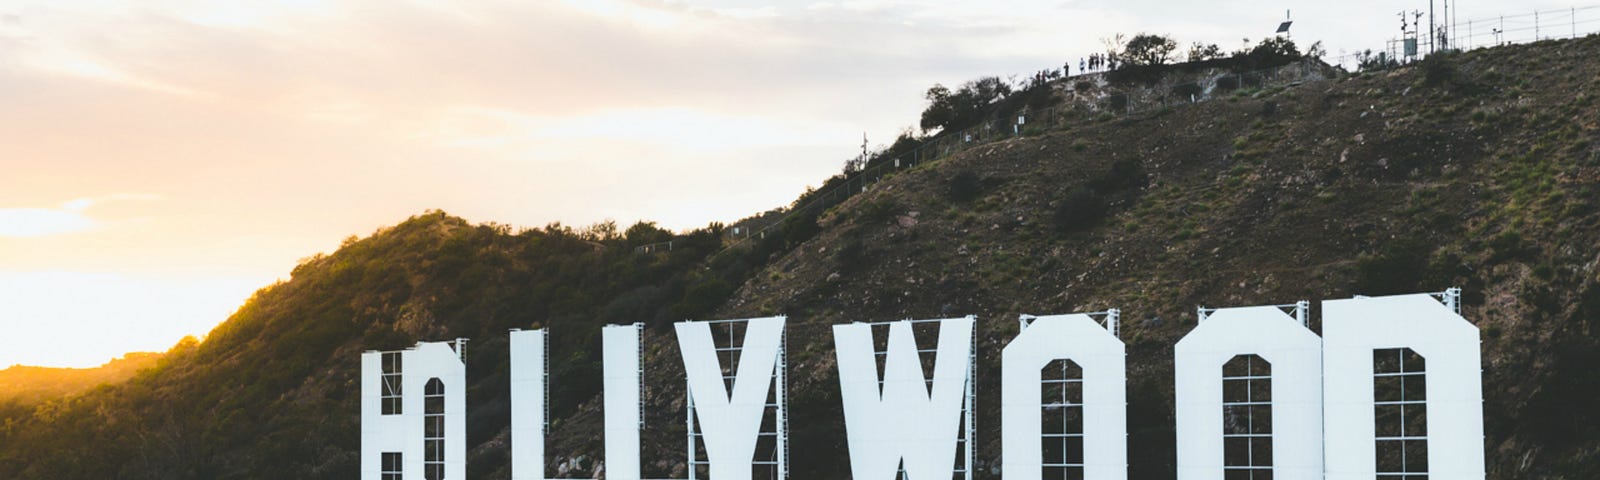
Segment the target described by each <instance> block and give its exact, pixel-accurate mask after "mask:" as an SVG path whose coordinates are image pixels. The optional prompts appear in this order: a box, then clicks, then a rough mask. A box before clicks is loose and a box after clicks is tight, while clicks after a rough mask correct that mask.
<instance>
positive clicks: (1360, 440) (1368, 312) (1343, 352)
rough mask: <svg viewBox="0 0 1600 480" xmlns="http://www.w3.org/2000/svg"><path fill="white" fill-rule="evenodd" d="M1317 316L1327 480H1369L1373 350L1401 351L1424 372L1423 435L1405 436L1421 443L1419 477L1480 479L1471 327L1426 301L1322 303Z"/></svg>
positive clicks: (1479, 395) (1373, 440) (1478, 390)
mask: <svg viewBox="0 0 1600 480" xmlns="http://www.w3.org/2000/svg"><path fill="white" fill-rule="evenodd" d="M1322 312H1323V314H1322V337H1323V339H1322V344H1323V348H1324V350H1323V359H1324V360H1323V365H1324V371H1323V381H1324V383H1323V388H1322V391H1323V398H1324V402H1323V405H1324V408H1325V410H1324V412H1325V415H1326V416H1325V417H1324V424H1325V425H1326V427H1325V428H1326V429H1327V439H1326V447H1327V457H1326V463H1327V478H1328V479H1329V480H1355V479H1370V478H1373V476H1374V475H1375V474H1376V461H1377V459H1376V453H1375V450H1376V447H1377V446H1378V445H1377V436H1378V435H1377V430H1376V428H1375V423H1374V422H1375V420H1376V418H1375V414H1374V409H1375V400H1376V399H1375V397H1374V392H1375V389H1374V382H1375V381H1376V380H1377V378H1375V375H1374V373H1375V372H1374V370H1373V351H1374V350H1377V349H1400V348H1410V349H1411V350H1412V351H1414V352H1416V354H1417V355H1420V356H1421V358H1422V360H1423V361H1424V362H1425V365H1426V367H1425V368H1424V369H1423V370H1424V372H1423V375H1422V376H1424V377H1425V381H1424V385H1425V386H1426V391H1425V392H1421V393H1422V395H1421V396H1423V397H1425V398H1424V400H1426V410H1425V412H1426V421H1425V423H1426V425H1427V427H1426V431H1425V432H1406V433H1405V436H1406V437H1419V436H1426V440H1421V441H1420V442H1425V444H1426V445H1427V452H1428V455H1427V459H1426V460H1427V470H1426V475H1427V476H1428V478H1448V479H1451V480H1457V479H1461V480H1471V479H1482V478H1484V468H1483V467H1484V454H1483V371H1482V369H1481V365H1482V364H1481V359H1480V357H1479V350H1478V349H1479V340H1478V327H1477V326H1475V325H1473V324H1472V323H1470V322H1468V321H1467V320H1466V319H1465V318H1461V315H1457V314H1456V313H1455V312H1452V311H1450V309H1449V308H1446V307H1445V306H1444V305H1443V304H1440V303H1439V301H1438V300H1435V299H1433V298H1432V297H1430V296H1428V295H1425V294H1418V295H1396V296H1390V297H1376V298H1354V299H1348V300H1328V301H1324V302H1322ZM1407 367H1408V368H1409V367H1410V366H1409V365H1408V366H1407ZM1412 378H1414V377H1412ZM1408 390H1409V389H1408ZM1408 460H1409V461H1412V462H1414V461H1415V460H1416V459H1415V458H1409V457H1408Z"/></svg>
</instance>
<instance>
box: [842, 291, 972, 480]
mask: <svg viewBox="0 0 1600 480" xmlns="http://www.w3.org/2000/svg"><path fill="white" fill-rule="evenodd" d="M973 322H974V318H973V317H971V316H968V317H966V318H952V319H946V320H941V321H939V346H938V350H937V355H938V356H937V357H936V358H935V363H934V367H933V392H932V395H930V394H929V392H928V386H927V384H926V378H925V377H924V376H923V372H922V363H921V361H920V360H919V359H918V356H917V344H916V340H915V339H914V338H912V331H911V322H910V321H902V322H896V323H894V324H892V325H890V327H889V348H888V355H887V358H885V360H884V362H885V363H884V369H883V389H882V391H881V393H880V390H879V388H878V373H877V372H878V368H877V363H876V361H875V359H874V358H873V348H872V327H871V326H870V325H868V324H864V323H853V324H848V325H834V326H833V340H834V348H835V349H836V350H837V354H838V358H839V396H840V398H841V399H842V400H843V402H844V420H845V433H846V438H847V439H848V441H849V446H850V472H851V474H852V476H853V478H855V479H856V480H874V479H893V478H895V473H896V472H895V470H896V468H895V467H896V466H897V465H898V464H899V463H900V460H901V459H904V460H905V470H906V476H907V477H908V478H912V479H919V480H921V479H939V478H950V476H951V474H952V473H953V472H954V470H955V468H954V466H955V454H956V439H957V438H958V437H959V430H960V426H961V420H962V415H961V413H962V412H961V407H962V403H963V399H964V397H965V395H964V394H965V393H966V387H967V382H969V381H971V379H970V378H968V372H969V371H970V370H969V368H968V367H969V365H970V355H971V354H972V348H973V345H972V329H973ZM972 440H973V439H968V441H969V442H970V441H972ZM970 467H971V466H970V465H969V468H970Z"/></svg>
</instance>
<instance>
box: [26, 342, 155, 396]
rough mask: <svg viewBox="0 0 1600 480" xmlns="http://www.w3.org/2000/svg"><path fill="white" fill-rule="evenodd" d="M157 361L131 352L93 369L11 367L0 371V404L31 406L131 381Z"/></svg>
mask: <svg viewBox="0 0 1600 480" xmlns="http://www.w3.org/2000/svg"><path fill="white" fill-rule="evenodd" d="M160 359H161V354H159V353H147V352H133V353H129V354H126V355H123V356H122V357H121V358H115V359H112V360H111V361H110V362H106V364H105V365H101V366H98V367H93V368H52V367H33V366H27V365H13V366H11V368H7V369H5V370H0V403H7V402H17V403H21V404H25V405H32V404H37V403H40V402H43V401H46V400H50V399H56V398H61V397H67V396H72V395H77V394H79V393H83V392H84V391H86V390H89V389H91V388H94V387H97V386H100V385H104V384H108V383H117V382H121V381H123V380H127V379H129V378H133V375H134V374H136V373H139V371H140V370H143V369H145V368H149V367H151V366H154V365H155V364H156V361H157V360H160Z"/></svg>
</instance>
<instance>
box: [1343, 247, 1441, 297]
mask: <svg viewBox="0 0 1600 480" xmlns="http://www.w3.org/2000/svg"><path fill="white" fill-rule="evenodd" d="M1428 250H1429V249H1428V247H1427V245H1426V244H1424V243H1422V242H1421V241H1417V240H1411V239H1404V240H1397V241H1394V242H1390V243H1387V244H1385V245H1383V246H1382V247H1380V248H1379V249H1378V251H1377V252H1374V253H1372V254H1369V255H1363V256H1362V257H1361V258H1359V259H1357V260H1356V291H1357V292H1359V293H1361V294H1364V295H1395V294H1401V293H1414V292H1417V291H1419V290H1421V284H1422V280H1423V277H1424V275H1425V272H1426V270H1427V267H1428V257H1429V253H1430V252H1429V251H1428Z"/></svg>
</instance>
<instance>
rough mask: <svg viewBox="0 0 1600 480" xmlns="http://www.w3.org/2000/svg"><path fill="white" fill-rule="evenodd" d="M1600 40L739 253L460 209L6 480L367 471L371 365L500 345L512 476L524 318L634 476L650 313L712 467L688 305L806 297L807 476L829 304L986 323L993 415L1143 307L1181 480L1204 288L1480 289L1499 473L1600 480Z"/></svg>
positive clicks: (1033, 159)
mask: <svg viewBox="0 0 1600 480" xmlns="http://www.w3.org/2000/svg"><path fill="white" fill-rule="evenodd" d="M1597 53H1600V38H1593V37H1591V38H1587V39H1582V40H1576V41H1565V42H1541V43H1538V44H1534V45H1527V46H1515V47H1503V48H1497V49H1492V50H1482V51H1474V52H1469V53H1464V54H1457V55H1440V56H1436V57H1435V58H1434V59H1432V60H1429V61H1428V62H1426V63H1424V64H1422V65H1420V66H1416V67H1408V68H1403V69H1399V70H1396V71H1394V72H1390V73H1380V74H1372V75H1360V76H1356V77H1351V78H1348V79H1344V80H1341V81H1337V82H1320V83H1307V84H1304V85H1300V86H1298V87H1294V88H1277V89H1270V90H1265V91H1249V92H1244V93H1241V94H1238V95H1235V96H1233V97H1231V98H1230V99H1228V100H1220V101H1212V102H1206V103H1201V104H1198V105H1195V106H1191V107H1186V108H1176V109H1169V110H1163V111H1160V112H1156V113H1154V114H1151V115H1145V116H1137V117H1130V118H1124V119H1118V120H1108V121H1098V122H1084V123H1078V124H1072V125H1069V126H1068V127H1067V128H1064V129H1061V130H1057V131H1051V132H1042V133H1041V134H1039V135H1035V136H1031V137H1024V138H1017V139H1012V140H1007V141H1003V142H998V143H995V144H991V145H985V146H980V147H978V148H974V149H970V150H967V151H965V152H963V153H961V154H957V155H955V156H953V157H950V158H946V159H943V160H940V161H936V162H928V163H924V164H922V165H919V166H918V167H916V168H914V169H912V170H910V171H906V172H902V173H899V174H895V175H893V176H892V177H890V178H888V179H886V180H885V181H884V182H881V183H878V184H875V185H873V186H872V187H871V189H870V190H869V191H867V192H866V193H864V194H859V195H855V196H853V197H848V198H843V199H840V200H837V201H836V200H829V201H828V203H824V204H820V205H822V207H821V208H813V209H806V210H803V211H800V212H798V213H797V214H795V215H791V216H789V217H788V219H787V220H784V222H786V223H784V224H783V227H782V228H780V229H779V234H775V235H770V236H768V237H767V238H765V239H762V240H760V241H750V242H745V243H741V244H739V245H738V246H736V247H734V248H733V249H730V250H727V251H725V252H723V253H713V252H717V251H719V250H721V249H722V248H723V247H724V244H725V241H724V240H723V235H722V233H721V232H720V228H718V227H716V226H712V227H709V228H706V229H702V230H698V231H696V232H690V233H689V234H686V235H681V236H677V237H676V238H675V239H674V243H673V248H672V249H671V250H669V251H661V252H658V253H651V254H639V253H636V252H635V251H634V247H636V246H640V245H645V244H652V243H656V242H660V241H663V240H665V239H667V238H669V237H672V236H671V235H670V234H669V233H667V232H663V231H661V230H659V229H656V228H654V227H652V226H650V225H648V224H644V225H636V226H634V227H631V228H629V229H627V230H626V231H623V232H619V231H617V228H615V227H614V226H610V225H607V224H602V225H600V226H597V227H592V228H589V229H585V230H578V231H575V230H572V229H569V228H564V227H559V226H551V227H546V228H544V229H538V230H526V231H516V232H514V231H512V230H511V229H509V228H506V227H503V226H498V225H492V224H491V225H470V224H467V223H466V222H464V221H462V220H460V219H457V218H453V217H449V216H447V215H444V214H442V213H438V212H433V213H429V214H426V215H422V216H419V217H415V218H412V219H410V220H408V221H406V222H404V223H402V224H400V225H398V226H395V227H393V228H389V229H386V230H384V231H381V232H379V233H377V234H375V235H373V236H371V237H368V238H366V239H361V240H354V239H352V241H350V242H347V243H346V244H345V245H344V246H343V247H342V248H340V249H339V251H337V252H335V253H333V254H331V255H327V256H319V257H316V258H313V259H311V260H309V261H307V262H306V263H305V264H303V265H301V266H300V267H299V268H297V269H296V270H295V272H294V276H293V278H292V279H291V280H289V281H287V282H283V283H280V284H277V285H273V286H271V287H268V288H265V289H263V290H261V291H260V292H258V293H257V294H256V295H255V296H254V297H253V298H252V299H251V300H250V301H249V302H248V303H247V304H246V305H245V306H244V307H242V308H241V309H240V310H239V311H238V312H237V313H235V314H234V315H233V316H232V317H231V318H230V319H229V320H228V321H227V322H226V323H225V324H223V325H222V326H220V327H218V329H217V330H216V331H214V332H213V333H212V334H211V335H210V336H209V337H208V338H207V340H206V341H205V342H203V343H193V342H188V343H184V344H180V345H179V346H177V347H175V348H174V349H173V350H172V351H170V352H168V353H167V354H166V356H165V357H164V358H163V359H162V360H161V361H160V362H159V364H158V365H157V366H156V367H154V368H152V369H149V370H146V371H144V372H143V373H140V374H139V375H137V376H135V377H134V378H133V379H132V380H130V381H127V382H125V383H122V384H118V385H112V386H103V387H99V388H97V389H94V390H92V391H90V392H88V393H86V394H84V395H80V396H76V397H70V398H66V399H61V400H56V401H52V402H48V403H45V404H42V405H37V406H26V405H19V404H16V403H11V404H7V405H4V406H0V418H4V419H5V421H4V422H3V424H0V445H4V446H5V447H4V449H3V450H0V477H5V478H126V479H139V478H162V479H171V478H207V479H210V478H352V477H354V476H355V475H356V471H355V470H356V468H357V461H356V456H357V454H358V452H359V440H358V435H359V434H358V432H359V426H358V425H357V421H358V420H357V419H358V412H359V407H358V406H357V395H358V393H359V392H358V390H359V387H358V382H357V381H356V375H357V370H358V368H357V367H358V364H359V353H360V352H361V351H364V350H370V349H392V348H400V347H404V346H407V345H409V344H410V343H411V342H413V341H415V340H446V339H450V338H454V337H469V338H471V339H472V342H471V343H469V344H468V346H467V362H468V372H469V378H470V379H471V380H470V381H471V383H472V384H471V385H470V386H469V388H468V393H467V395H468V398H469V409H470V410H469V412H468V422H469V425H468V445H469V448H471V449H472V451H471V453H470V458H469V469H470V471H472V472H473V476H474V477H478V476H482V477H483V478H507V476H508V471H507V466H506V461H507V460H506V456H505V455H506V442H507V436H508V433H507V430H506V428H507V425H508V422H507V420H508V407H507V401H508V399H507V390H508V388H509V386H508V385H507V371H506V370H507V365H506V359H507V355H506V351H505V348H506V346H505V342H506V340H505V338H506V335H505V332H506V330H507V329H508V328H514V327H515V328H529V327H548V328H550V329H551V334H552V336H553V340H554V341H553V342H552V346H553V349H554V351H553V362H552V367H553V370H554V375H553V376H554V392H553V394H554V396H555V398H554V399H553V400H554V407H555V411H554V412H553V413H554V415H555V420H554V422H553V423H552V433H551V439H550V445H551V449H552V451H551V452H550V454H551V455H550V456H551V459H552V460H551V463H552V466H551V468H552V470H554V471H556V472H558V473H560V474H562V475H563V476H566V477H578V476H583V475H587V474H591V473H593V472H595V471H596V470H599V469H601V468H603V467H602V465H601V464H600V463H599V462H600V461H601V460H602V459H601V440H600V438H599V435H598V432H599V431H600V428H599V427H600V417H599V413H600V410H599V402H598V398H597V396H596V394H597V392H598V381H597V380H598V372H599V364H598V363H597V362H598V358H597V357H598V354H599V351H600V346H599V342H598V335H596V333H597V332H598V329H599V327H600V326H601V325H603V324H605V323H629V322H634V321H644V322H646V323H647V324H648V325H649V328H648V330H647V336H649V340H648V342H649V343H648V344H647V347H646V348H647V352H646V354H647V356H648V358H649V360H648V362H649V363H648V365H649V366H650V367H649V369H648V370H647V372H646V378H647V379H648V383H649V385H648V387H647V391H646V395H645V398H646V401H647V404H648V405H647V410H646V415H647V417H646V430H645V438H646V439H647V444H646V446H645V457H644V458H645V473H646V475H647V476H654V477H662V476H672V475H681V473H682V469H683V465H682V460H681V459H682V451H683V444H682V438H683V437H682V431H683V422H682V418H681V415H682V412H683V405H682V403H681V402H682V377H681V373H678V370H675V369H677V368H678V366H677V365H678V360H677V356H676V352H675V350H674V348H675V346H674V345H673V343H672V342H671V341H670V339H671V338H672V337H671V330H670V328H669V327H668V325H669V323H670V322H671V321H674V320H679V319H685V318H705V317H740V316H750V315H767V314H779V313H781V314H787V315H789V316H790V319H791V328H790V332H789V334H788V341H789V342H790V343H789V347H790V361H789V365H790V372H791V376H790V383H791V388H790V392H791V396H790V400H791V402H792V406H791V417H792V418H795V419H805V421H804V422H795V423H793V424H792V425H791V426H792V427H793V432H792V438H793V440H794V441H793V444H792V447H791V453H792V455H793V457H792V458H793V464H792V465H793V472H794V477H795V478H843V477H845V476H847V472H848V466H847V465H848V464H847V457H846V456H845V455H844V436H843V423H842V417H841V416H840V415H839V414H838V409H839V404H838V393H837V380H836V378H835V370H834V366H833V363H832V362H833V360H832V359H833V353H832V342H831V337H830V336H829V334H828V332H827V326H828V325H831V324H835V323H841V322H848V321H854V320H891V319H900V318H907V317H916V318H931V317H939V316H948V315H962V314H968V313H972V314H977V315H979V317H980V322H981V323H980V327H979V332H980V333H979V335H980V337H979V342H980V343H979V351H980V365H979V372H978V375H979V381H980V384H979V385H978V391H979V394H980V399H979V401H978V404H979V405H980V406H983V405H997V404H998V397H997V395H998V392H999V389H998V388H997V383H996V382H998V381H999V378H1000V376H999V372H998V366H999V362H998V360H999V359H998V356H999V355H998V354H999V352H1000V348H1001V346H1003V345H1004V343H1005V342H1006V341H1007V340H1008V339H1009V338H1010V337H1011V336H1012V335H1014V334H1015V328H1016V327H1015V324H1016V322H1015V321H1014V319H1015V318H1016V315H1018V314H1020V313H1057V312H1070V311H1086V310H1100V309H1104V308H1109V307H1118V308H1121V309H1122V310H1123V312H1124V321H1123V334H1122V335H1123V339H1124V341H1126V342H1127V343H1128V347H1129V358H1128V359H1129V371H1128V377H1129V379H1130V384H1129V386H1128V389H1129V409H1130V411H1129V416H1128V418H1129V420H1130V426H1129V427H1130V430H1129V433H1130V435H1129V441H1130V447H1131V448H1130V452H1131V453H1132V456H1131V458H1130V462H1129V463H1130V468H1131V469H1132V472H1131V473H1132V478H1171V477H1172V474H1173V460H1172V455H1173V441H1174V438H1173V432H1172V418H1171V417H1172V391H1171V378H1172V365H1171V350H1172V345H1173V343H1175V342H1176V340H1177V339H1178V338H1181V337H1182V335H1183V334H1184V333H1186V332H1187V331H1188V330H1189V328H1190V325H1192V323H1190V322H1191V320H1190V319H1191V318H1192V317H1191V316H1192V315H1193V308H1194V306H1195V305H1199V304H1204V305H1206V306H1213V307H1220V306H1236V305H1252V304H1263V303H1282V302H1290V301H1294V300H1299V299H1312V300H1316V299H1323V298H1338V297H1345V296H1349V295H1353V294H1386V293H1400V292H1414V291H1430V290H1440V289H1443V288H1445V287H1448V286H1452V285H1455V286H1462V287H1465V288H1466V289H1467V294H1468V296H1467V298H1466V302H1465V303H1466V305H1465V313H1466V315H1467V317H1468V318H1470V319H1473V320H1475V321H1477V322H1478V325H1479V326H1480V327H1481V328H1482V329H1483V332H1484V352H1485V356H1484V370H1485V372H1484V374H1485V397H1486V399H1485V400H1486V405H1485V411H1486V414H1487V419H1488V425H1487V434H1488V438H1487V439H1486V441H1487V445H1486V448H1487V449H1488V452H1489V460H1490V469H1491V478H1589V477H1592V476H1593V474H1594V472H1595V471H1596V464H1597V462H1596V458H1595V453H1594V452H1596V451H1600V430H1597V428H1600V427H1596V426H1597V425H1600V418H1595V416H1596V414H1595V413H1594V411H1593V409H1592V408H1590V406H1589V405H1588V403H1590V402H1592V399H1593V398H1595V396H1596V394H1597V393H1600V372H1597V371H1596V370H1595V369H1594V368H1592V367H1593V365H1595V364H1596V363H1597V362H1600V353H1596V352H1600V333H1597V332H1596V329H1595V328H1594V326H1593V323H1594V319H1595V318H1597V317H1600V270H1597V269H1596V266H1597V265H1600V253H1597V252H1596V250H1595V248H1594V245H1596V244H1600V215H1597V214H1596V211H1595V210H1596V202H1597V201H1600V124H1597V120H1596V119H1597V118H1600V106H1597V102H1596V99H1595V98H1594V97H1595V95H1596V94H1595V92H1597V91H1600V80H1597V79H1600V70H1597V69H1600V65H1596V64H1595V63H1594V62H1592V61H1589V59H1591V58H1593V56H1594V55H1595V54H1597ZM811 198H825V197H819V196H818V195H817V194H815V193H813V194H809V195H807V196H806V197H802V199H801V200H799V201H797V202H796V205H804V204H810V203H808V202H807V201H808V200H809V199H811ZM841 202H842V203H841ZM1313 327H1314V328H1319V327H1320V326H1319V325H1315V324H1313ZM978 422H979V423H978V425H979V429H980V433H979V435H980V437H979V444H980V451H979V461H980V463H979V465H978V466H979V467H980V468H979V470H978V471H979V472H980V475H979V476H980V477H984V478H995V477H996V473H997V472H996V471H995V470H994V467H995V466H996V465H997V464H998V456H999V448H998V438H999V437H998V435H997V434H996V432H995V430H994V426H995V425H998V423H999V422H998V410H995V409H990V408H986V407H985V408H982V409H981V410H980V418H979V420H978Z"/></svg>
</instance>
